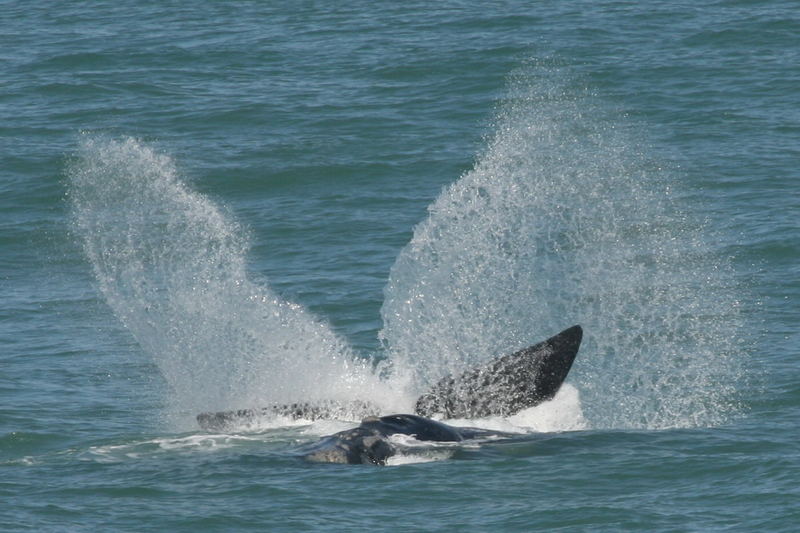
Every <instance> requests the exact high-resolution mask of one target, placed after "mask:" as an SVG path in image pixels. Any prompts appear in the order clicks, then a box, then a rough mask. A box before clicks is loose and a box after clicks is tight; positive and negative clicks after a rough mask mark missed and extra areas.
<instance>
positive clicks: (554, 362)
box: [197, 325, 583, 465]
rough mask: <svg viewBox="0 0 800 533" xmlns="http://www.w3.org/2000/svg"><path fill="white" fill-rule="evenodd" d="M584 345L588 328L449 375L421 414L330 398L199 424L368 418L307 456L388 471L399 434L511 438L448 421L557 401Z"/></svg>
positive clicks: (206, 417) (418, 409) (421, 401)
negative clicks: (384, 467) (388, 411)
mask: <svg viewBox="0 0 800 533" xmlns="http://www.w3.org/2000/svg"><path fill="white" fill-rule="evenodd" d="M582 339H583V329H582V328H581V326H579V325H575V326H572V327H570V328H567V329H565V330H563V331H561V332H560V333H558V334H556V335H553V336H552V337H550V338H548V339H546V340H544V341H542V342H539V343H537V344H534V345H532V346H529V347H527V348H523V349H521V350H518V351H516V352H513V353H511V354H508V355H504V356H501V357H497V358H495V359H493V360H490V361H489V362H488V363H486V364H484V365H481V366H477V367H474V368H471V369H468V370H466V371H465V372H462V373H460V374H457V375H455V376H453V375H450V376H446V377H444V378H442V379H441V380H439V381H438V382H436V383H435V384H434V385H433V386H432V387H430V388H429V389H428V391H427V392H425V393H424V394H422V395H421V396H420V397H419V398H418V399H417V401H416V402H415V404H414V414H389V415H385V414H383V413H381V412H380V408H379V407H378V406H377V405H376V404H375V403H374V402H370V401H369V400H355V401H349V402H342V401H335V400H324V401H302V402H297V403H290V404H272V405H269V406H265V407H261V408H258V409H240V410H234V411H220V412H205V413H200V414H199V415H197V422H198V424H199V425H200V427H201V428H203V429H205V430H208V431H227V430H230V429H236V428H241V427H242V426H246V425H248V424H251V423H254V422H256V421H258V420H259V419H261V418H263V417H272V418H274V417H278V416H283V417H288V418H291V419H304V420H312V421H313V420H318V419H340V420H341V419H353V418H360V419H361V423H360V424H359V425H358V426H357V427H355V428H352V429H347V430H344V431H340V432H338V433H335V434H333V435H329V436H327V437H323V438H322V439H321V440H320V441H318V442H316V443H314V444H311V445H308V446H306V447H305V448H304V449H303V450H302V451H301V455H302V456H303V457H304V458H305V459H306V460H308V461H311V462H318V463H345V464H371V465H385V464H386V461H387V459H389V458H390V457H392V456H394V455H396V454H397V453H398V447H397V445H396V444H395V443H394V441H393V440H392V438H391V437H392V436H393V435H407V436H410V437H413V438H414V439H416V440H418V441H423V442H462V441H465V440H470V439H476V438H486V437H507V436H509V434H504V433H499V432H493V431H489V430H483V429H479V428H471V427H456V426H450V425H447V424H445V423H443V422H441V421H440V420H441V419H452V418H470V419H473V418H484V417H487V416H511V415H514V414H516V413H518V412H520V411H522V410H524V409H527V408H530V407H534V406H536V405H539V404H541V403H543V402H545V401H548V400H552V399H553V398H554V397H555V395H556V393H557V392H558V391H559V389H560V388H561V385H562V384H563V383H564V381H565V380H566V378H567V375H568V374H569V371H570V369H571V368H572V364H573V362H574V361H575V357H576V356H577V354H578V349H579V348H580V344H581V341H582ZM381 415H383V416H381ZM437 419H438V420H437Z"/></svg>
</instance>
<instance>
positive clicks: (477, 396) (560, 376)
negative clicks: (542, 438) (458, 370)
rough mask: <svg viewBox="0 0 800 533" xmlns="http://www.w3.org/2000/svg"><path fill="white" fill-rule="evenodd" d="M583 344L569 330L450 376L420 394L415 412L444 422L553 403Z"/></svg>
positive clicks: (507, 413)
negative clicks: (457, 374)
mask: <svg viewBox="0 0 800 533" xmlns="http://www.w3.org/2000/svg"><path fill="white" fill-rule="evenodd" d="M582 338H583V330H582V329H581V327H580V326H572V327H571V328H567V329H565V330H564V331H562V332H561V333H559V334H558V335H554V336H552V337H550V338H549V339H547V340H546V341H543V342H540V343H539V344H535V345H533V346H531V347H529V348H525V349H524V350H520V351H518V352H515V353H512V354H510V355H506V356H503V357H500V358H498V359H495V360H493V361H491V362H489V363H488V364H487V365H485V366H482V367H479V368H473V369H470V370H468V371H466V372H464V373H463V374H461V375H459V376H456V377H453V376H448V377H446V378H444V379H442V380H441V381H439V382H438V383H437V384H436V385H434V386H433V388H432V389H431V390H430V391H429V392H427V393H426V394H423V395H422V396H421V397H420V398H419V399H418V400H417V403H416V406H415V409H414V410H415V412H416V413H417V414H418V415H422V416H441V417H443V418H482V417H485V416H490V415H500V416H510V415H513V414H515V413H518V412H519V411H522V410H523V409H527V408H529V407H533V406H535V405H538V404H540V403H542V402H544V401H547V400H551V399H553V397H554V396H555V395H556V393H557V392H558V389H559V388H561V384H562V383H564V380H565V379H566V378H567V374H568V373H569V369H570V368H571V367H572V362H573V361H574V360H575V356H576V355H577V354H578V348H579V347H580V345H581V339H582Z"/></svg>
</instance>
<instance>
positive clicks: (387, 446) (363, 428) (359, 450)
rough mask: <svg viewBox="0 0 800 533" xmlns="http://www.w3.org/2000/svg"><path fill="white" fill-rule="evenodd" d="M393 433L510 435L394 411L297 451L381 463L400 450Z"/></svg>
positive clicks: (424, 438)
mask: <svg viewBox="0 0 800 533" xmlns="http://www.w3.org/2000/svg"><path fill="white" fill-rule="evenodd" d="M396 435H407V436H409V437H413V438H414V439H415V440H417V441H421V442H463V441H466V440H474V439H483V438H490V437H492V438H498V437H500V438H502V437H509V438H510V437H513V436H514V434H513V433H505V432H500V431H491V430H487V429H481V428H472V427H455V426H450V425H447V424H445V423H443V422H439V421H437V420H433V419H431V418H426V417H424V416H419V415H411V414H394V415H387V416H381V417H368V418H365V419H364V420H362V421H361V424H359V425H358V427H355V428H352V429H346V430H344V431H340V432H338V433H335V434H333V435H329V436H327V437H323V438H322V439H320V440H319V441H317V442H315V443H313V444H311V445H307V446H304V447H302V448H301V449H300V450H298V453H299V454H300V456H301V457H302V458H303V459H305V460H306V461H309V462H312V463H338V464H365V465H376V466H385V465H386V464H387V460H388V459H389V458H391V457H393V456H395V455H398V453H400V448H401V447H400V445H399V444H397V443H396V442H395V441H393V440H392V437H394V436H396Z"/></svg>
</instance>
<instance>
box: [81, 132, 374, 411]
mask: <svg viewBox="0 0 800 533" xmlns="http://www.w3.org/2000/svg"><path fill="white" fill-rule="evenodd" d="M69 177H70V188H69V198H70V201H71V206H72V214H73V220H74V227H75V228H76V230H77V233H78V234H79V235H80V236H81V238H82V240H83V244H84V249H85V251H86V254H87V256H88V258H89V260H90V262H91V264H92V267H93V268H94V272H95V276H96V278H97V280H98V282H99V286H100V289H101V291H102V293H103V295H104V297H105V299H106V301H107V302H108V304H109V305H110V306H111V308H112V309H113V310H114V312H115V314H116V315H117V317H118V318H119V319H120V320H121V321H122V323H123V324H124V325H125V326H126V327H127V328H128V329H129V330H130V331H131V333H132V334H133V335H134V337H135V338H136V340H137V341H138V342H139V344H140V345H141V346H142V347H143V349H144V350H145V351H146V352H148V353H149V354H150V355H151V356H152V357H153V360H154V361H155V362H156V363H157V365H158V366H159V368H160V370H161V372H162V374H163V375H164V377H165V378H166V381H167V383H168V385H169V387H170V391H171V399H170V402H169V403H170V405H171V407H172V408H173V409H174V410H176V411H177V412H186V413H192V414H193V413H197V412H200V411H202V410H208V409H225V408H235V407H248V406H252V405H261V404H263V403H268V402H275V401H278V402H281V401H290V400H296V399H297V398H302V399H315V398H334V399H336V398H339V399H343V400H345V399H350V398H353V397H364V396H365V395H367V394H368V391H369V390H370V387H372V386H374V385H375V383H376V382H377V380H376V379H374V378H373V377H372V374H371V371H370V369H369V368H367V367H366V365H365V364H363V363H360V362H359V360H358V359H357V358H355V357H353V354H352V353H351V351H350V349H349V347H348V345H347V344H346V343H345V342H343V341H342V340H341V339H339V338H338V337H337V335H335V334H334V333H333V332H332V331H331V329H330V327H329V326H328V325H327V324H326V323H324V322H322V321H321V320H319V319H317V318H315V317H313V316H312V315H311V314H310V313H308V312H307V311H306V310H305V309H304V308H302V307H301V306H299V305H296V304H293V303H290V302H287V301H284V300H282V299H280V298H279V297H277V296H276V295H275V294H273V293H272V291H270V290H269V289H268V288H266V287H263V286H257V285H255V284H254V283H252V282H250V281H249V280H248V279H247V275H246V269H245V256H246V253H247V250H248V238H247V233H246V231H244V230H243V229H242V228H241V227H240V226H239V225H238V224H237V223H236V222H234V221H233V220H231V219H230V218H229V217H226V216H224V214H223V213H222V212H221V211H220V210H219V208H218V207H217V206H216V205H214V203H212V202H211V201H210V200H209V199H208V198H206V197H205V196H203V195H200V194H198V193H196V192H194V191H192V190H190V189H189V188H188V187H187V186H186V185H185V184H184V183H183V182H182V181H181V180H180V179H179V177H178V172H177V169H176V168H175V165H174V163H173V161H172V159H171V158H169V157H167V156H165V155H161V154H158V153H156V152H155V151H154V150H153V149H152V148H150V147H148V146H146V145H144V144H142V143H141V142H139V141H137V140H134V139H130V138H129V139H123V140H111V139H104V138H98V137H91V136H86V138H84V139H83V142H82V143H81V146H80V152H79V154H78V157H77V158H76V159H75V161H74V162H73V163H72V164H71V165H70V168H69Z"/></svg>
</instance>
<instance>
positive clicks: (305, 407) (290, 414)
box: [197, 400, 380, 431]
mask: <svg viewBox="0 0 800 533" xmlns="http://www.w3.org/2000/svg"><path fill="white" fill-rule="evenodd" d="M379 414H380V409H379V408H378V406H376V405H374V404H372V403H370V402H367V401H363V400H353V401H349V402H342V401H334V400H323V401H316V402H298V403H290V404H273V405H270V406H268V407H260V408H258V409H238V410H235V411H219V412H215V413H214V412H210V413H200V414H199V415H197V423H198V424H200V427H201V428H203V429H205V430H206V431H226V430H230V429H236V428H242V427H247V426H249V425H254V424H257V423H258V422H259V421H260V420H266V419H274V418H277V417H286V418H291V419H292V420H300V419H302V420H319V419H325V420H328V419H338V420H360V419H362V418H365V417H369V416H377V415H379Z"/></svg>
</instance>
